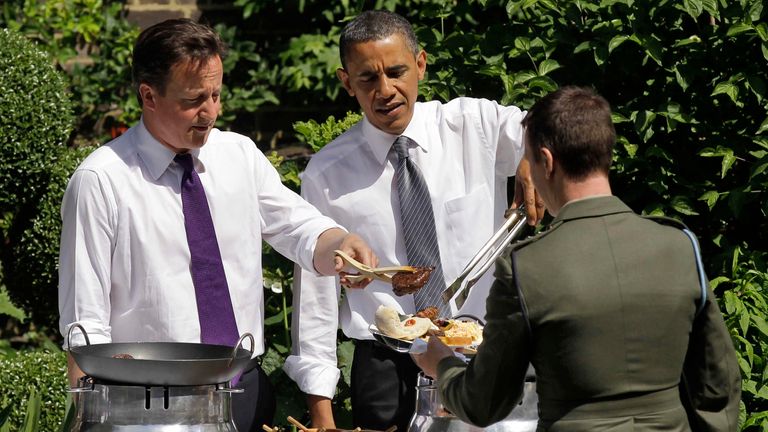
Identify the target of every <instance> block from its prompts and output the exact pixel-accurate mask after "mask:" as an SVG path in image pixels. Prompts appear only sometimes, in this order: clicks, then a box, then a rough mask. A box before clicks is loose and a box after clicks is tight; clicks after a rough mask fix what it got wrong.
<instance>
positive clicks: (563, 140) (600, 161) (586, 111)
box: [522, 86, 616, 180]
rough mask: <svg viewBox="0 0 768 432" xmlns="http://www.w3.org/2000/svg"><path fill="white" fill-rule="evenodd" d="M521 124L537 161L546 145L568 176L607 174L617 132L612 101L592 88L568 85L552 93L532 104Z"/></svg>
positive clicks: (574, 178) (575, 177) (578, 178)
mask: <svg viewBox="0 0 768 432" xmlns="http://www.w3.org/2000/svg"><path fill="white" fill-rule="evenodd" d="M522 124H523V127H525V133H526V137H527V138H528V143H529V145H530V146H531V150H533V151H534V153H533V157H534V160H536V161H538V160H539V158H540V157H541V155H540V153H539V152H538V150H539V149H541V148H542V147H545V148H547V149H549V151H550V152H552V155H553V156H554V158H555V160H557V162H558V164H559V165H560V166H561V167H562V168H563V171H564V173H565V175H566V176H567V177H568V178H571V179H573V180H582V179H584V178H585V177H587V176H588V175H589V174H591V173H594V172H603V173H604V174H606V175H607V174H608V172H609V170H610V168H611V161H612V159H613V146H614V144H615V142H616V131H615V129H614V128H613V121H612V120H611V106H610V104H608V101H606V100H605V99H604V98H603V97H602V96H600V95H598V94H597V93H595V92H594V91H593V90H592V89H589V88H585V87H574V86H568V87H563V88H561V89H559V90H557V91H555V92H552V93H550V94H548V95H547V96H545V97H544V98H542V99H541V100H539V101H538V102H536V104H534V105H533V107H532V108H531V109H530V111H528V114H526V116H525V118H524V119H523V122H522Z"/></svg>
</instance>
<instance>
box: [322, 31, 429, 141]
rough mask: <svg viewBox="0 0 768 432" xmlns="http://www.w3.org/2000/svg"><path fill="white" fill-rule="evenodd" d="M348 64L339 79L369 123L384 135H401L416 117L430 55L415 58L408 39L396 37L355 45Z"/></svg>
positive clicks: (350, 50)
mask: <svg viewBox="0 0 768 432" xmlns="http://www.w3.org/2000/svg"><path fill="white" fill-rule="evenodd" d="M346 62H347V67H346V69H339V70H338V71H337V72H336V75H337V76H338V77H339V79H340V80H341V83H342V84H343V85H344V88H345V89H346V90H347V92H348V93H349V95H350V96H354V97H355V98H356V99H357V102H358V103H359V104H360V107H361V108H362V109H363V112H364V113H365V116H366V117H367V118H368V121H370V122H371V123H372V124H373V125H374V126H376V127H377V128H379V129H381V130H382V131H384V132H387V133H390V134H393V135H400V134H401V133H402V132H403V131H404V130H405V128H406V126H408V123H409V122H410V121H411V117H413V106H414V104H415V103H416V99H417V97H418V96H419V81H420V80H421V79H422V78H424V71H425V70H426V68H427V54H426V53H425V52H424V51H420V52H419V54H418V55H416V56H414V55H413V52H412V51H411V50H410V49H408V44H407V43H406V42H405V39H404V38H403V37H402V36H401V35H399V34H393V35H391V36H389V37H387V38H386V39H381V40H376V41H370V42H363V43H358V44H354V45H352V46H351V47H350V48H349V52H348V53H347V55H346Z"/></svg>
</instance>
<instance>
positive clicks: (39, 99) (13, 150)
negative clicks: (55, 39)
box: [0, 29, 73, 322]
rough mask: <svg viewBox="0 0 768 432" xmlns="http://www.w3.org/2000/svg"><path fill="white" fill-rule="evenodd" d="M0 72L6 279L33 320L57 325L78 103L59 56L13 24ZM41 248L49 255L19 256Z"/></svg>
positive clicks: (1, 257)
mask: <svg viewBox="0 0 768 432" xmlns="http://www.w3.org/2000/svg"><path fill="white" fill-rule="evenodd" d="M0 70H2V71H3V73H2V74H0V106H2V107H3V115H2V116H0V242H2V244H3V247H2V249H0V262H2V268H3V275H2V277H3V282H4V284H5V285H6V288H7V290H8V293H9V295H10V297H11V300H12V301H13V302H14V303H15V304H16V305H17V306H19V307H21V308H23V309H24V310H25V312H26V314H27V316H28V317H33V318H37V317H40V318H42V319H41V322H49V321H50V312H49V310H50V309H53V310H54V311H55V309H56V301H55V299H56V295H55V293H56V283H55V281H56V276H55V273H56V272H55V265H56V261H55V259H53V260H51V258H52V257H55V256H56V254H57V253H58V238H57V232H58V227H59V225H60V222H59V220H60V218H59V216H58V206H59V204H60V202H61V195H62V194H61V191H62V190H63V188H62V181H63V182H64V183H63V184H66V179H63V180H62V177H63V176H64V173H63V172H62V170H68V169H69V167H64V166H63V165H60V166H59V165H58V164H60V163H65V162H66V161H69V160H71V158H67V157H65V156H64V155H67V152H68V149H67V147H66V146H65V143H66V140H67V138H68V137H69V134H70V132H71V130H72V125H73V114H72V102H71V101H70V99H69V95H68V93H67V82H66V80H65V79H64V77H63V75H62V74H61V73H60V72H59V71H57V70H56V69H55V68H54V66H53V63H52V60H51V58H50V57H49V56H48V55H47V54H46V53H45V52H44V51H43V50H41V49H39V48H38V47H36V46H35V45H34V44H33V43H32V42H30V41H28V40H27V39H25V38H24V37H23V36H21V35H19V34H17V33H14V32H13V31H10V30H7V29H3V30H0ZM51 182H54V183H55V184H52V183H51ZM43 221H45V222H43ZM35 244H36V245H35ZM35 249H38V250H45V251H46V253H47V255H46V256H40V255H39V254H37V255H36V256H20V255H19V254H20V253H21V254H22V255H26V254H27V253H28V252H31V251H34V250H35ZM25 261H26V263H27V264H26V265H25V264H24V262H25Z"/></svg>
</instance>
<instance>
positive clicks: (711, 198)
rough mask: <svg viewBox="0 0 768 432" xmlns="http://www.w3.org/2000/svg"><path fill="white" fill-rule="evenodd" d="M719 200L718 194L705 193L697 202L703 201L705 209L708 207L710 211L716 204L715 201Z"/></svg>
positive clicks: (713, 192) (714, 192)
mask: <svg viewBox="0 0 768 432" xmlns="http://www.w3.org/2000/svg"><path fill="white" fill-rule="evenodd" d="M719 198H720V193H719V192H717V191H713V190H711V191H706V192H704V193H703V194H702V195H701V196H700V197H699V201H704V202H706V203H707V207H709V209H710V210H712V208H713V207H714V206H715V204H717V200H718V199H719Z"/></svg>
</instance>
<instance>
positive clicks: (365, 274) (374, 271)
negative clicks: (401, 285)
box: [333, 250, 420, 283]
mask: <svg viewBox="0 0 768 432" xmlns="http://www.w3.org/2000/svg"><path fill="white" fill-rule="evenodd" d="M333 253H335V254H336V255H338V256H339V258H341V259H342V260H343V261H344V262H345V263H347V264H349V265H350V266H352V267H354V268H355V270H357V271H358V272H360V274H347V275H346V278H347V280H349V281H350V282H353V283H354V282H358V281H360V280H362V279H364V278H370V279H377V280H380V281H384V282H387V283H392V275H394V274H395V273H399V272H407V273H414V272H417V271H420V269H419V268H418V267H413V266H392V267H371V266H368V265H365V264H363V263H361V262H360V261H358V260H356V259H354V258H352V257H351V256H349V255H347V254H346V253H344V252H342V251H340V250H335V251H333Z"/></svg>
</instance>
